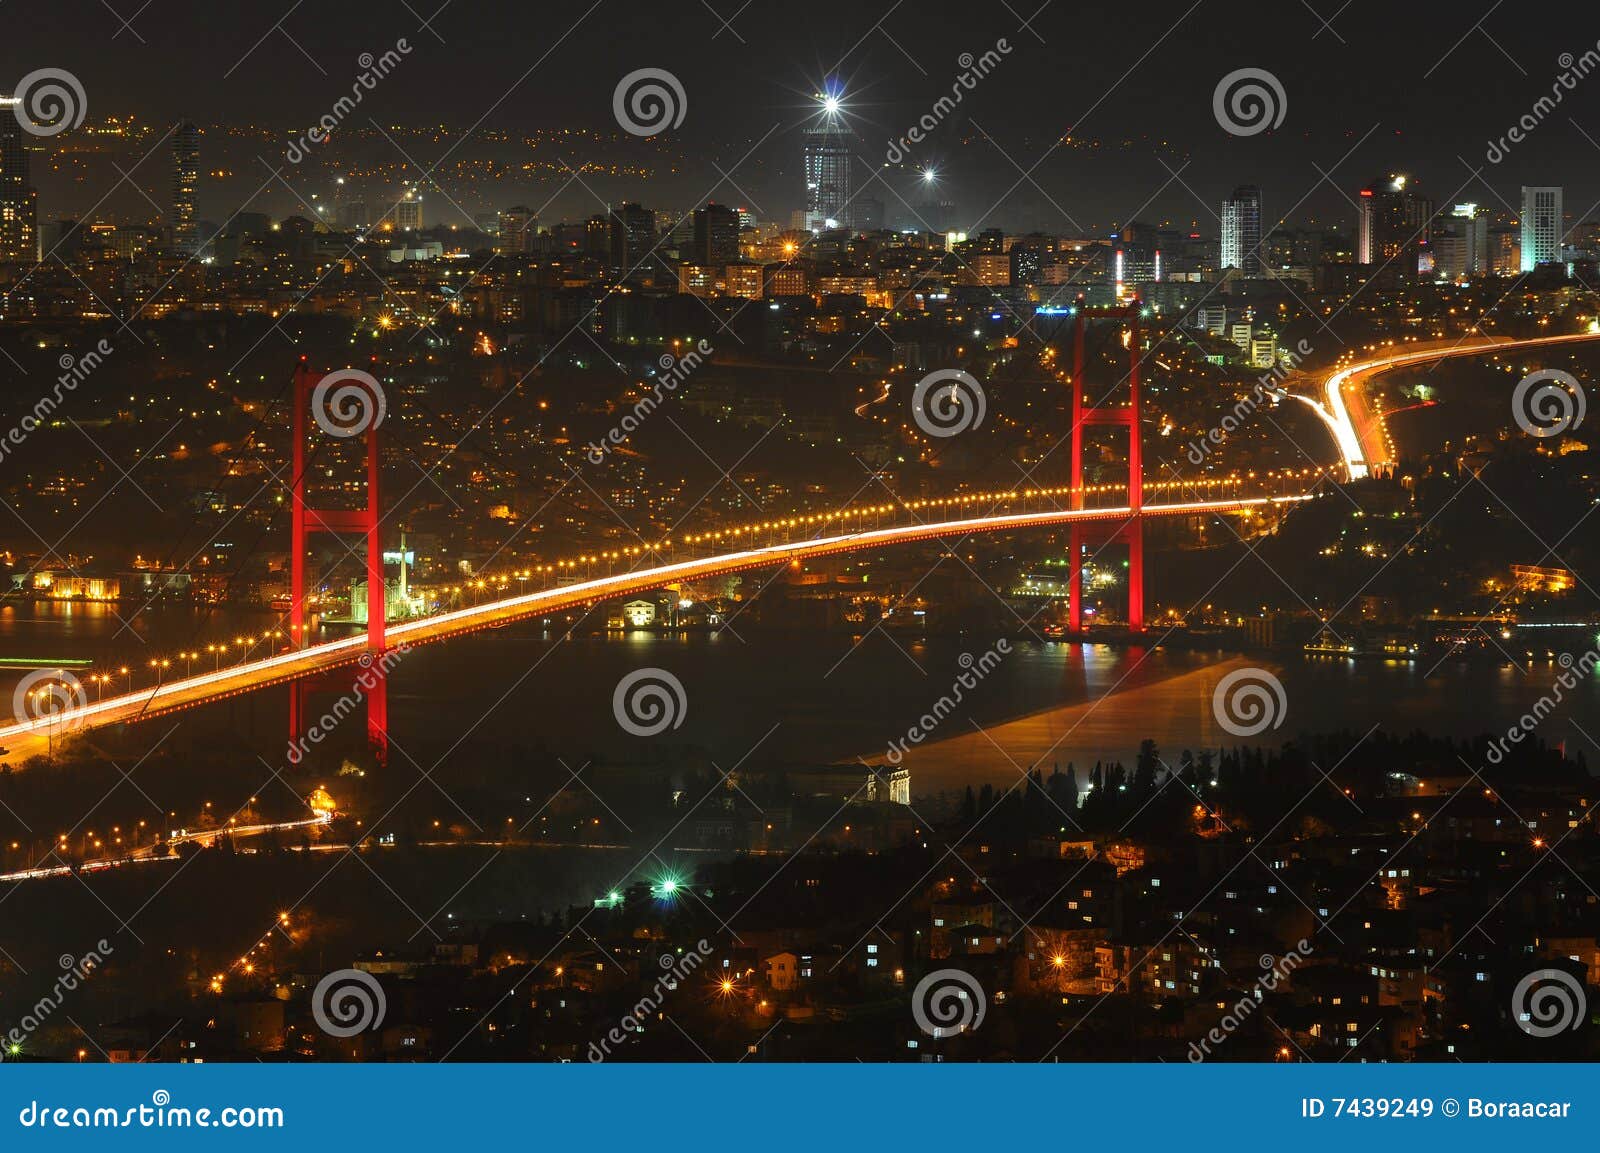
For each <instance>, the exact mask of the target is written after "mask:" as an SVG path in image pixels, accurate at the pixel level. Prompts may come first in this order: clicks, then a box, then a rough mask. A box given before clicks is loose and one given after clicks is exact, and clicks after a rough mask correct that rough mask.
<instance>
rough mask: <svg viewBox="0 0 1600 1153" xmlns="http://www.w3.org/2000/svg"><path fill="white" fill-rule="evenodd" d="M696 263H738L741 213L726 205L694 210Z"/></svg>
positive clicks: (718, 264)
mask: <svg viewBox="0 0 1600 1153" xmlns="http://www.w3.org/2000/svg"><path fill="white" fill-rule="evenodd" d="M693 258H694V261H695V263H698V264H708V265H714V266H720V265H724V264H732V263H733V262H734V261H736V260H738V259H739V213H738V212H737V211H736V210H735V209H732V208H729V207H728V206H727V205H725V204H707V205H706V206H705V207H704V208H696V209H695V210H694V257H693Z"/></svg>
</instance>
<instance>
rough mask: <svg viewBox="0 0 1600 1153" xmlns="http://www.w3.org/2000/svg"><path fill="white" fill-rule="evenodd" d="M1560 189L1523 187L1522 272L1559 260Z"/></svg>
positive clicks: (1560, 233) (1553, 187) (1558, 261)
mask: <svg viewBox="0 0 1600 1153" xmlns="http://www.w3.org/2000/svg"><path fill="white" fill-rule="evenodd" d="M1561 235H1562V227H1561V189H1560V188H1559V187H1556V186H1538V187H1529V186H1528V185H1526V184H1525V185H1523V186H1522V271H1523V272H1532V271H1533V270H1534V269H1535V268H1538V267H1539V265H1541V264H1559V263H1560V261H1561Z"/></svg>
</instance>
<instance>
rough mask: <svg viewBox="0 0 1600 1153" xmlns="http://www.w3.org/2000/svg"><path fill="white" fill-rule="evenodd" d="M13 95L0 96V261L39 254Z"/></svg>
mask: <svg viewBox="0 0 1600 1153" xmlns="http://www.w3.org/2000/svg"><path fill="white" fill-rule="evenodd" d="M16 104H17V101H16V98H15V97H11V96H0V261H7V260H15V261H33V260H37V259H38V258H39V225H38V206H37V198H36V194H35V193H34V190H33V182H32V181H31V180H30V179H29V175H28V150H27V146H26V140H27V137H26V136H25V135H24V133H23V131H22V125H21V123H20V122H18V120H17V118H16V115H15V108H16Z"/></svg>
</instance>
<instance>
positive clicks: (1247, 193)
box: [1217, 184, 1261, 277]
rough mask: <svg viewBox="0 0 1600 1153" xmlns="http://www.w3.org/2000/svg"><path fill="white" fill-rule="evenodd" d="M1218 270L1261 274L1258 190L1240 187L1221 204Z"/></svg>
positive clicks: (1259, 194) (1249, 185)
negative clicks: (1233, 269) (1220, 238)
mask: <svg viewBox="0 0 1600 1153" xmlns="http://www.w3.org/2000/svg"><path fill="white" fill-rule="evenodd" d="M1217 267H1218V268H1220V269H1228V268H1236V269H1238V270H1239V271H1240V272H1242V273H1243V274H1244V275H1246V276H1249V277H1258V276H1260V275H1261V189H1259V188H1257V187H1256V186H1255V185H1253V184H1243V185H1240V186H1239V187H1238V188H1235V189H1234V190H1233V195H1232V196H1230V197H1229V198H1228V199H1227V200H1224V201H1223V202H1222V251H1221V254H1220V256H1219V258H1218V260H1217Z"/></svg>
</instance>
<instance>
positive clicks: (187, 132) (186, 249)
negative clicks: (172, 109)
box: [167, 121, 200, 256]
mask: <svg viewBox="0 0 1600 1153" xmlns="http://www.w3.org/2000/svg"><path fill="white" fill-rule="evenodd" d="M199 190H200V129H199V128H198V127H197V126H195V125H194V124H191V123H189V122H188V121H184V122H183V123H182V124H180V125H178V127H177V128H176V129H175V130H174V131H173V133H172V204H171V207H170V208H169V209H168V215H167V227H168V228H170V229H171V230H172V247H173V248H175V249H177V250H178V252H180V253H182V254H183V255H184V256H194V255H195V254H197V253H198V252H199V251H200V222H199V221H198V220H197V219H196V217H195V200H196V197H197V195H198V193H199Z"/></svg>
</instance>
